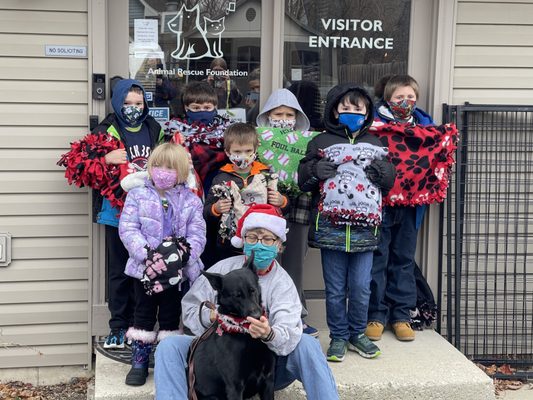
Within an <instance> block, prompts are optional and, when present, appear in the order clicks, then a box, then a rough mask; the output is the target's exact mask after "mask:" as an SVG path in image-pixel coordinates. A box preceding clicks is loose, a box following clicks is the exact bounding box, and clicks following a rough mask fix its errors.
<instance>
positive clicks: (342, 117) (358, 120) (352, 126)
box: [339, 113, 366, 132]
mask: <svg viewBox="0 0 533 400" xmlns="http://www.w3.org/2000/svg"><path fill="white" fill-rule="evenodd" d="M365 119H366V116H365V115H363V114H352V113H340V114H339V123H341V124H343V125H346V126H347V127H348V129H349V130H350V132H357V131H358V130H359V129H361V127H362V126H363V124H364V123H365Z"/></svg>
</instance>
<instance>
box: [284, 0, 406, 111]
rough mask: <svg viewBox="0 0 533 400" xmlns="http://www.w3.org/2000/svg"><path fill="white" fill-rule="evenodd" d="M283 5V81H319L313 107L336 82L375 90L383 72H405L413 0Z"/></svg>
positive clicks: (292, 0)
mask: <svg viewBox="0 0 533 400" xmlns="http://www.w3.org/2000/svg"><path fill="white" fill-rule="evenodd" d="M285 6H286V9H285V15H286V17H285V50H284V51H285V53H284V79H285V84H286V85H287V86H289V85H291V84H292V85H295V86H297V87H300V86H305V87H312V86H313V85H315V86H316V88H317V96H318V97H317V98H316V99H315V101H314V104H315V108H316V109H317V110H315V112H320V111H321V109H322V108H323V107H322V106H323V103H322V102H323V99H324V98H325V95H326V94H327V92H328V91H329V89H330V88H331V87H333V86H334V85H336V84H338V83H343V82H354V83H357V84H359V85H360V86H362V87H364V88H365V89H367V90H368V91H369V92H370V94H373V88H374V85H375V83H377V82H378V80H379V79H380V78H381V77H383V76H384V75H388V74H398V73H401V74H403V73H407V56H408V45H409V24H410V12H411V1H409V0H359V1H353V0H330V1H322V0H308V1H303V0H286V3H285ZM305 93H308V92H305ZM297 97H299V100H300V99H301V98H302V96H298V95H297ZM305 97H308V94H306V96H305ZM306 100H307V101H308V100H309V99H308V98H307V99H306ZM306 112H307V111H306ZM309 112H310V111H309ZM311 119H312V118H311Z"/></svg>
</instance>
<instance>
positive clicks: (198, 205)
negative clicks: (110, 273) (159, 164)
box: [118, 179, 206, 282]
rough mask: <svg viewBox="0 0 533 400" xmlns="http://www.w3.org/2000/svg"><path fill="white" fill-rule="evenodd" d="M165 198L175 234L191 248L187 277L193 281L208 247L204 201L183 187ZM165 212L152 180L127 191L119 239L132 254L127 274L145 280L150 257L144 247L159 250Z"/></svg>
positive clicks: (172, 191)
mask: <svg viewBox="0 0 533 400" xmlns="http://www.w3.org/2000/svg"><path fill="white" fill-rule="evenodd" d="M165 197H166V199H167V200H168V202H169V203H170V206H171V207H172V210H173V215H172V216H173V220H172V226H173V227H174V235H175V236H183V237H184V238H185V239H186V240H187V242H189V244H190V245H191V255H190V258H189V261H188V262H187V265H186V266H185V269H184V277H186V278H187V279H189V280H190V281H191V282H192V281H194V280H195V279H196V278H197V277H198V275H199V274H200V271H201V270H202V269H203V264H202V262H201V261H200V255H201V254H202V252H203V250H204V246H205V241H206V239H205V232H206V226H205V221H204V219H203V217H202V207H203V206H202V201H201V200H200V199H199V198H198V196H196V195H195V194H193V193H192V192H191V191H190V190H189V189H188V188H187V187H185V186H184V185H178V186H176V187H174V188H172V189H170V190H168V191H166V193H165ZM163 213H164V211H163V205H162V204H161V197H160V196H159V194H158V192H157V190H156V189H155V188H154V186H153V184H152V182H151V181H150V180H149V179H147V180H146V182H145V185H144V186H142V187H136V188H133V189H132V190H131V191H130V192H128V196H127V197H126V203H125V204H124V209H123V210H122V214H121V215H120V222H119V227H118V231H119V235H120V239H121V240H122V243H124V247H126V249H127V250H128V253H129V255H130V257H129V259H128V262H127V263H126V269H125V271H124V272H125V274H126V275H128V276H131V277H133V278H137V279H141V278H142V275H143V271H144V268H145V265H144V261H145V259H146V256H147V250H146V247H145V246H149V247H150V248H156V247H157V246H158V245H159V244H160V243H161V242H162V241H163V224H164V214H163Z"/></svg>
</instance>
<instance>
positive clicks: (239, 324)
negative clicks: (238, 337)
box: [216, 308, 267, 336]
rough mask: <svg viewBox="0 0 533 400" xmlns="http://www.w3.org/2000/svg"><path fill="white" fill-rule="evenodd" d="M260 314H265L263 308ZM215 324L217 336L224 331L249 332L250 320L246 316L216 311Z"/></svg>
mask: <svg viewBox="0 0 533 400" xmlns="http://www.w3.org/2000/svg"><path fill="white" fill-rule="evenodd" d="M262 315H263V316H265V317H266V316H267V315H266V311H265V309H264V308H263V313H262ZM217 325H218V326H217V329H216V333H217V335H218V336H222V335H223V334H224V333H245V334H249V333H250V322H248V320H247V319H246V317H244V318H243V317H234V316H232V315H228V314H220V313H217Z"/></svg>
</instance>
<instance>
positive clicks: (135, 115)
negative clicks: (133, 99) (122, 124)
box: [122, 106, 143, 126]
mask: <svg viewBox="0 0 533 400" xmlns="http://www.w3.org/2000/svg"><path fill="white" fill-rule="evenodd" d="M142 114H143V109H142V108H140V107H137V106H123V107H122V116H123V117H124V119H125V120H126V122H127V123H128V124H130V125H131V126H135V125H137V124H138V123H139V119H141V115H142Z"/></svg>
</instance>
